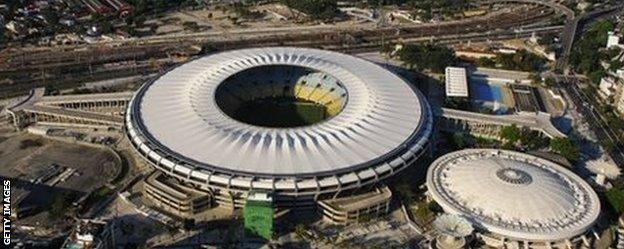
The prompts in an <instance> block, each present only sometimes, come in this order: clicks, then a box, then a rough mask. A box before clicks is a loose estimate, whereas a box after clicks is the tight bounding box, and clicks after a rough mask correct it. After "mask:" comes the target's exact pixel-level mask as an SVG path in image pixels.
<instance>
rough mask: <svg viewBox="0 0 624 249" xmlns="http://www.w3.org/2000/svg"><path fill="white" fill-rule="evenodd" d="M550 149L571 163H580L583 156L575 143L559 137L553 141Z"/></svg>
mask: <svg viewBox="0 0 624 249" xmlns="http://www.w3.org/2000/svg"><path fill="white" fill-rule="evenodd" d="M550 149H551V150H552V151H553V152H555V153H557V154H559V155H562V156H563V157H565V158H566V159H568V160H570V161H571V162H576V161H578V160H579V158H580V156H581V151H580V149H579V147H578V145H576V144H575V143H573V142H572V140H570V139H569V138H563V137H558V138H553V139H551V140H550Z"/></svg>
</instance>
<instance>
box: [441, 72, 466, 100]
mask: <svg viewBox="0 0 624 249" xmlns="http://www.w3.org/2000/svg"><path fill="white" fill-rule="evenodd" d="M445 78H446V96H447V97H468V77H467V75H466V69H465V68H463V67H447V68H446V74H445Z"/></svg>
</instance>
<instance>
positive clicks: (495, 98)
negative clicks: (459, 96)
mask: <svg viewBox="0 0 624 249" xmlns="http://www.w3.org/2000/svg"><path fill="white" fill-rule="evenodd" d="M470 85H471V88H472V89H471V90H472V93H473V96H474V97H473V98H474V99H476V100H481V101H488V102H499V103H502V102H503V91H502V89H501V87H500V86H498V85H491V84H488V83H486V82H479V81H473V82H470Z"/></svg>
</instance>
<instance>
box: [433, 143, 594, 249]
mask: <svg viewBox="0 0 624 249" xmlns="http://www.w3.org/2000/svg"><path fill="white" fill-rule="evenodd" d="M427 187H428V189H429V193H430V194H431V196H432V197H433V199H435V200H436V202H438V204H440V205H441V206H442V207H443V208H444V210H445V211H446V212H449V213H452V214H459V215H462V216H465V217H467V218H468V219H469V220H470V221H471V222H473V223H474V224H475V225H476V226H478V227H480V228H483V229H486V230H488V231H490V232H493V233H496V234H500V235H502V236H505V237H510V238H514V239H520V240H533V241H553V240H561V239H567V238H572V237H574V236H577V235H579V234H582V233H584V232H585V231H587V230H588V229H589V228H590V227H591V226H592V225H593V223H594V222H595V220H596V219H597V217H598V215H599V213H600V202H599V200H598V196H597V195H596V193H595V192H594V190H593V189H592V188H591V187H590V186H589V185H588V184H587V183H586V182H585V181H584V180H583V179H581V178H580V177H578V176H577V175H575V174H574V173H572V172H570V171H569V170H567V169H566V168H564V167H562V166H560V165H558V164H556V163H553V162H550V161H548V160H545V159H542V158H539V157H536V156H532V155H528V154H524V153H520V152H514V151H504V150H496V149H468V150H462V151H456V152H453V153H449V154H446V155H444V156H442V157H440V158H438V159H437V160H436V161H435V162H434V163H433V164H432V165H431V166H430V168H429V171H428V173H427Z"/></svg>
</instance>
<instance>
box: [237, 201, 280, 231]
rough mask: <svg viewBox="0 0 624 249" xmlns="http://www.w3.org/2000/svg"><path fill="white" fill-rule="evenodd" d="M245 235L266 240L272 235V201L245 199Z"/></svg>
mask: <svg viewBox="0 0 624 249" xmlns="http://www.w3.org/2000/svg"><path fill="white" fill-rule="evenodd" d="M243 213H244V217H245V235H248V236H257V237H261V238H264V239H267V240H270V239H271V238H272V237H273V215H274V210H273V203H272V202H270V201H258V200H247V203H246V204H245V209H244V212H243Z"/></svg>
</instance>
